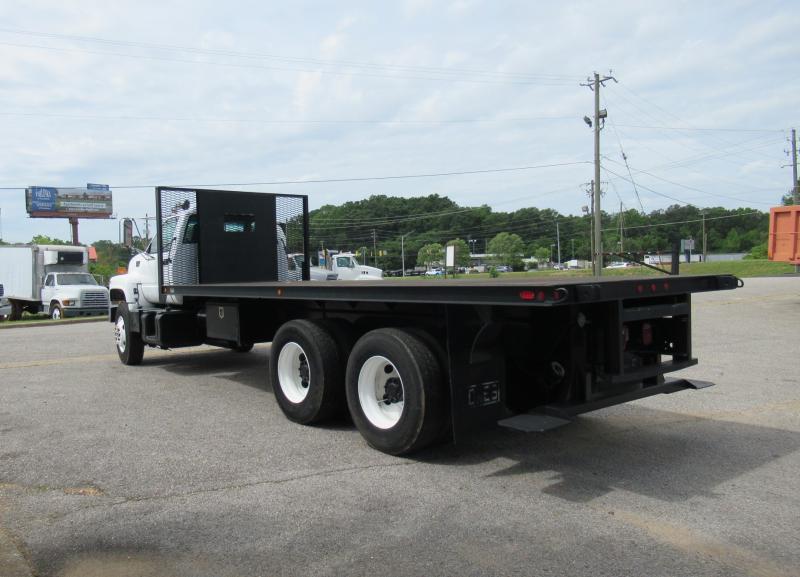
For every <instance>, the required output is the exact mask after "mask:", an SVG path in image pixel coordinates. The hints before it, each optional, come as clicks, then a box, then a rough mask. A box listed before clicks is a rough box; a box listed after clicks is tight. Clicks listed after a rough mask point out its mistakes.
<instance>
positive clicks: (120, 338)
mask: <svg viewBox="0 0 800 577" xmlns="http://www.w3.org/2000/svg"><path fill="white" fill-rule="evenodd" d="M114 340H115V341H116V343H117V348H118V349H119V352H121V353H124V352H125V346H126V344H127V340H126V337H125V319H123V318H122V317H119V318H118V319H117V324H115V325H114Z"/></svg>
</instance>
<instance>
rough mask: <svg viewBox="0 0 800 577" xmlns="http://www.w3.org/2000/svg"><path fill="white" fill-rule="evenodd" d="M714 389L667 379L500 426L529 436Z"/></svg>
mask: <svg viewBox="0 0 800 577" xmlns="http://www.w3.org/2000/svg"><path fill="white" fill-rule="evenodd" d="M712 386H714V383H710V382H708V381H698V380H694V379H666V380H665V381H664V382H663V383H660V384H657V385H650V386H645V387H642V388H640V389H636V390H632V391H628V392H626V393H622V394H619V395H611V396H608V397H604V398H601V399H597V400H594V401H590V402H588V403H582V404H579V405H544V406H541V407H536V408H535V409H534V410H532V411H530V412H527V413H522V414H519V415H514V416H513V417H509V418H507V419H501V420H499V421H498V422H497V424H498V425H500V426H503V427H508V428H510V429H516V430H518V431H524V432H526V433H531V432H539V433H542V432H544V431H549V430H550V429H555V428H557V427H560V426H562V425H566V424H568V423H570V422H572V419H573V418H574V417H576V416H577V415H581V414H583V413H589V412H591V411H596V410H598V409H605V408H606V407H611V406H614V405H619V404H621V403H627V402H630V401H636V400H638V399H644V398H646V397H651V396H653V395H660V394H670V393H677V392H678V391H685V390H698V389H705V388H707V387H712Z"/></svg>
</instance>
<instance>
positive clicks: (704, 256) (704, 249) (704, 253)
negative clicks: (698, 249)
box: [703, 211, 708, 262]
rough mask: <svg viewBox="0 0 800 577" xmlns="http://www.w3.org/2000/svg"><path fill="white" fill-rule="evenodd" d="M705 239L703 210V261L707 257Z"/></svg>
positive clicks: (704, 214)
mask: <svg viewBox="0 0 800 577" xmlns="http://www.w3.org/2000/svg"><path fill="white" fill-rule="evenodd" d="M707 240H708V239H707V238H706V211H703V262H706V260H707V258H708V257H707V256H706V241H707Z"/></svg>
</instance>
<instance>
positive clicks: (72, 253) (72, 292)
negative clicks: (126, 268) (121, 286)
mask: <svg viewBox="0 0 800 577" xmlns="http://www.w3.org/2000/svg"><path fill="white" fill-rule="evenodd" d="M0 279H2V282H3V288H4V292H5V295H4V298H6V299H8V302H9V304H10V305H11V312H10V318H11V320H19V319H20V318H22V313H23V312H24V311H27V312H30V313H32V314H35V313H39V312H44V313H47V314H48V315H50V317H51V318H53V319H61V318H64V317H73V316H87V315H101V314H105V313H106V312H107V311H108V304H109V300H108V289H107V288H105V287H104V286H100V285H98V284H97V281H96V280H95V279H94V277H93V276H92V275H91V274H89V249H88V248H86V247H85V246H63V245H37V244H25V245H10V246H0Z"/></svg>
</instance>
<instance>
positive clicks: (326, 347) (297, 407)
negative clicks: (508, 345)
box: [269, 320, 345, 425]
mask: <svg viewBox="0 0 800 577" xmlns="http://www.w3.org/2000/svg"><path fill="white" fill-rule="evenodd" d="M282 355H283V356H282ZM269 365H270V367H269V368H270V380H271V381H272V390H273V391H274V393H275V400H277V401H278V405H279V406H280V408H281V410H282V411H283V414H284V415H286V417H287V418H288V419H289V420H291V421H294V422H296V423H301V424H303V425H310V424H313V423H319V422H321V421H324V420H325V419H328V418H330V417H332V416H334V415H335V414H336V413H338V412H340V411H341V410H342V407H343V406H344V378H343V377H344V366H345V359H344V358H343V357H342V356H341V352H340V349H339V347H338V346H337V344H336V339H335V338H334V336H333V334H332V332H331V331H330V330H329V329H328V328H327V327H326V326H325V325H324V324H323V323H322V322H321V321H308V320H293V321H289V322H287V323H285V324H284V325H283V326H281V328H280V329H278V332H277V333H276V334H275V338H274V339H273V340H272V351H271V354H270V363H269Z"/></svg>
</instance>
